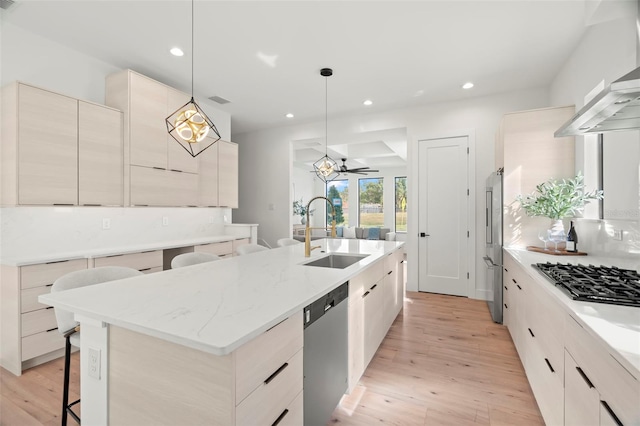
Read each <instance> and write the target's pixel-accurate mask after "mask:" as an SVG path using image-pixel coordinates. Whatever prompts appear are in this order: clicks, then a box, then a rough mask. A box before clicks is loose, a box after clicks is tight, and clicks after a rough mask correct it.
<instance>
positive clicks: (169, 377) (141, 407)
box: [109, 312, 303, 425]
mask: <svg viewBox="0 0 640 426" xmlns="http://www.w3.org/2000/svg"><path fill="white" fill-rule="evenodd" d="M109 339H110V342H109V345H110V349H109V421H110V423H113V424H141V423H147V424H151V423H152V424H225V425H275V424H279V425H301V424H302V423H303V404H302V403H303V400H302V398H303V397H302V384H303V368H302V359H303V357H302V354H303V352H302V351H303V321H302V312H298V313H296V314H294V315H292V316H291V317H289V318H288V319H286V320H285V321H283V322H281V323H280V324H278V325H276V326H275V327H273V328H271V329H269V330H267V331H266V332H264V333H263V334H261V335H259V336H257V337H256V338H254V339H253V340H251V341H249V342H247V343H246V344H244V345H243V346H241V347H239V348H238V349H236V350H235V351H234V352H232V353H231V354H229V355H224V356H215V355H211V354H207V353H205V352H202V351H198V350H195V349H191V348H187V347H185V346H182V345H178V344H175V343H170V342H167V341H164V340H161V339H157V338H154V337H150V336H146V335H141V334H138V333H135V332H132V331H129V330H124V329H121V328H118V327H113V326H112V327H111V328H110V334H109ZM176 360H183V361H185V362H176ZM187 361H188V362H187ZM158 371H162V374H157V372H158ZM145 389H154V392H153V398H149V397H148V395H149V393H148V392H141V390H145Z"/></svg>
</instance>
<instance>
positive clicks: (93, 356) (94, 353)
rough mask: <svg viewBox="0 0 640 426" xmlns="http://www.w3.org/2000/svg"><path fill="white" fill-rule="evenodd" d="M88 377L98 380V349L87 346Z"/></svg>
mask: <svg viewBox="0 0 640 426" xmlns="http://www.w3.org/2000/svg"><path fill="white" fill-rule="evenodd" d="M88 369H89V377H93V378H94V379H98V380H100V349H93V348H89V366H88Z"/></svg>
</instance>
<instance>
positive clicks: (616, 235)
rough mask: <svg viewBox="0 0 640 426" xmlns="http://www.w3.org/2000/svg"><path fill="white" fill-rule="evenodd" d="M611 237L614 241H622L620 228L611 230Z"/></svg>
mask: <svg viewBox="0 0 640 426" xmlns="http://www.w3.org/2000/svg"><path fill="white" fill-rule="evenodd" d="M613 239H614V240H616V241H622V229H614V230H613Z"/></svg>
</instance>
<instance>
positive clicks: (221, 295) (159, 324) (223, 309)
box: [38, 239, 404, 355]
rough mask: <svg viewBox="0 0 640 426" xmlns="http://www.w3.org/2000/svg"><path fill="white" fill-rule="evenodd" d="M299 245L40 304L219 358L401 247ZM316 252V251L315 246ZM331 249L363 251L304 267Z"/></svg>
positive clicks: (335, 242) (50, 297)
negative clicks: (340, 264) (337, 264)
mask: <svg viewBox="0 0 640 426" xmlns="http://www.w3.org/2000/svg"><path fill="white" fill-rule="evenodd" d="M318 243H319V244H320V245H321V248H320V249H319V250H315V251H313V252H312V255H311V257H310V258H305V257H304V244H299V245H294V246H287V247H280V248H276V249H272V250H267V251H263V252H258V253H252V254H249V255H245V256H237V257H233V258H226V259H222V260H218V261H215V262H209V263H202V264H199V265H194V266H189V267H184V268H177V269H172V270H168V271H163V272H157V273H154V274H149V275H144V276H140V277H135V278H129V279H125V280H118V281H111V282H108V283H103V284H97V285H93V286H90V287H85V288H80V289H75V290H69V291H64V292H60V293H53V294H47V295H42V296H40V297H39V299H38V300H39V301H40V302H41V303H44V304H46V305H50V306H54V307H56V308H60V309H64V310H68V311H71V312H74V313H75V314H79V315H84V316H87V317H90V318H93V319H97V320H100V321H104V322H106V323H109V324H113V325H115V326H118V327H123V328H126V329H129V330H132V331H136V332H139V333H143V334H147V335H150V336H154V337H157V338H161V339H165V340H168V341H171V342H174V343H178V344H182V345H185V346H188V347H192V348H195V349H199V350H202V351H206V352H209V353H212V354H215V355H225V354H228V353H230V352H232V351H233V350H234V349H236V348H238V347H239V346H241V345H242V344H243V343H245V342H248V341H249V340H251V339H253V338H254V337H256V336H258V335H260V334H261V333H263V332H264V331H266V330H267V329H269V328H270V327H272V326H274V325H276V324H278V323H279V322H280V321H282V320H284V319H286V318H288V317H289V316H290V315H292V314H293V313H295V312H297V311H299V310H301V309H302V308H303V307H304V306H306V305H308V304H309V303H311V302H313V301H315V300H316V299H318V297H320V296H322V295H324V294H326V293H327V292H328V291H330V290H333V289H334V288H336V287H338V286H339V285H340V284H342V283H344V282H346V281H348V280H349V279H351V278H352V277H354V276H355V275H357V274H359V273H360V272H361V271H362V270H363V269H365V268H366V267H368V266H369V265H371V264H373V263H375V262H376V261H378V260H380V259H382V258H384V257H385V256H386V255H388V254H390V253H391V252H393V251H395V250H396V249H398V248H399V247H401V246H402V245H403V244H404V243H403V242H396V241H370V240H352V239H348V240H345V239H323V240H317V241H314V245H315V244H318ZM320 250H321V251H320ZM329 253H343V254H368V255H369V256H367V257H365V258H364V259H362V260H361V261H359V262H357V263H355V264H354V265H351V266H349V267H347V268H345V269H331V268H321V267H313V266H305V265H303V264H304V263H307V262H309V261H311V260H314V259H318V258H320V257H324V256H327V255H328V254H329Z"/></svg>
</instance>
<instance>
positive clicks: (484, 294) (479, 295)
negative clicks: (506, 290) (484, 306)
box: [474, 289, 493, 300]
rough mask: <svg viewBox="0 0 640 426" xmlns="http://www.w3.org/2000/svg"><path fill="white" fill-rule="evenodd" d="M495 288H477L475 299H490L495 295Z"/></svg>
mask: <svg viewBox="0 0 640 426" xmlns="http://www.w3.org/2000/svg"><path fill="white" fill-rule="evenodd" d="M492 293H493V290H478V289H476V296H475V297H474V299H479V300H490V299H491V298H492V296H493V294H492Z"/></svg>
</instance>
